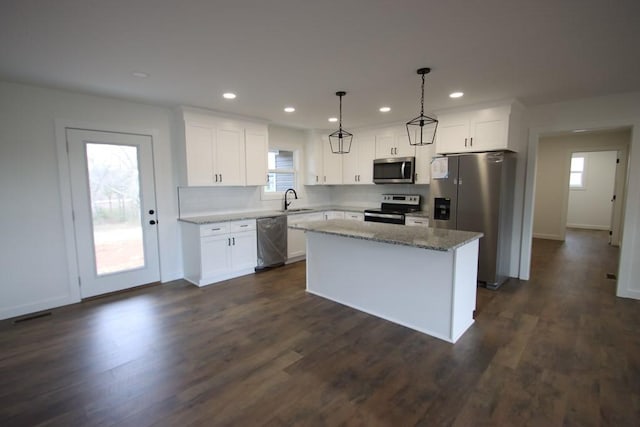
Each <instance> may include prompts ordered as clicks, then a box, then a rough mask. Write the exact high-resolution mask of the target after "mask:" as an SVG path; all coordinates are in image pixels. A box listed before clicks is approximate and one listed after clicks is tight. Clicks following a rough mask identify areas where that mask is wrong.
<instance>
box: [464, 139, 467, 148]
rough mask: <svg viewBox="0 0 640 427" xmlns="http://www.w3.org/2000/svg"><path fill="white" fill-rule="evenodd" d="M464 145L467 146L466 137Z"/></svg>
mask: <svg viewBox="0 0 640 427" xmlns="http://www.w3.org/2000/svg"><path fill="white" fill-rule="evenodd" d="M464 146H465V147H466V146H467V138H465V139H464Z"/></svg>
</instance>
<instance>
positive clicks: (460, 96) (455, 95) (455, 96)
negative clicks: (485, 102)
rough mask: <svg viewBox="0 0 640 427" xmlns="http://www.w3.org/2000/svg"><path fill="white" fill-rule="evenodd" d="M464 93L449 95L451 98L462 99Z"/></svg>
mask: <svg viewBox="0 0 640 427" xmlns="http://www.w3.org/2000/svg"><path fill="white" fill-rule="evenodd" d="M462 95H464V92H453V93H450V94H449V98H462Z"/></svg>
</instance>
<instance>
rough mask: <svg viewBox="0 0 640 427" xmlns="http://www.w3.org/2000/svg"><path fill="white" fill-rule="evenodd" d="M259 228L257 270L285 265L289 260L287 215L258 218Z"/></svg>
mask: <svg viewBox="0 0 640 427" xmlns="http://www.w3.org/2000/svg"><path fill="white" fill-rule="evenodd" d="M256 224H257V228H258V265H257V267H256V272H259V271H263V270H266V269H268V268H273V267H279V266H281V265H284V263H285V261H286V260H287V216H286V215H278V216H272V217H266V218H258V219H257V220H256Z"/></svg>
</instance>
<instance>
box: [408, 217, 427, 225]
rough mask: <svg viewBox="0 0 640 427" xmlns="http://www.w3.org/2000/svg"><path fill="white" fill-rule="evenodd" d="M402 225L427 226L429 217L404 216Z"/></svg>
mask: <svg viewBox="0 0 640 427" xmlns="http://www.w3.org/2000/svg"><path fill="white" fill-rule="evenodd" d="M404 225H408V226H413V227H428V226H429V219H428V218H418V217H411V216H408V217H405V219H404Z"/></svg>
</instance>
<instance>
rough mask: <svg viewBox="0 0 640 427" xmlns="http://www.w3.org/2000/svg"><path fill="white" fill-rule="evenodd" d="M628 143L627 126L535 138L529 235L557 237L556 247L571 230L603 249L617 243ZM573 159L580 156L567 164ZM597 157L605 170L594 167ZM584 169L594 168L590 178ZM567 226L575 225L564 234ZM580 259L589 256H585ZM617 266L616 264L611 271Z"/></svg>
mask: <svg viewBox="0 0 640 427" xmlns="http://www.w3.org/2000/svg"><path fill="white" fill-rule="evenodd" d="M630 142H631V129H630V128H618V129H608V130H598V131H583V130H581V131H571V132H562V133H556V134H553V135H547V136H542V137H540V139H539V141H538V150H537V160H536V171H535V176H536V178H535V179H536V181H535V182H536V185H535V193H534V199H535V205H534V206H535V207H534V213H533V237H534V239H545V240H557V241H559V243H560V244H561V245H563V244H564V245H565V246H566V245H569V246H570V243H571V242H569V241H568V240H567V239H568V238H569V240H571V241H575V240H576V239H575V238H574V237H575V235H576V233H575V232H574V231H577V232H578V235H582V234H585V233H586V234H588V235H589V236H591V238H595V239H600V238H601V239H602V244H603V248H606V247H608V246H619V244H620V242H621V239H622V235H623V223H624V218H623V216H624V215H623V212H624V206H625V203H626V188H625V183H626V179H627V169H628V157H629V156H628V154H629V146H630ZM600 153H606V154H600ZM575 158H581V159H582V160H580V161H575V160H574V161H573V163H574V164H573V165H572V159H575ZM599 161H602V162H608V167H607V168H604V169H606V170H607V171H605V172H603V171H602V170H600V171H598V169H602V168H600V167H599V166H597V165H596V164H597V162H599ZM590 167H591V172H595V173H594V174H591V175H592V176H589V175H588V172H589V168H590ZM603 173H605V174H608V176H606V177H605V176H603ZM579 175H582V176H581V177H579ZM589 188H592V189H594V190H596V191H595V192H594V197H596V196H597V199H598V202H597V204H598V206H597V207H596V206H595V203H596V202H595V201H594V200H596V198H593V199H589V198H588V197H584V196H586V191H588V190H587V189H589ZM572 193H573V194H572ZM572 196H573V197H572ZM596 211H597V212H596ZM596 214H597V215H596ZM596 216H597V218H598V219H595V217H596ZM568 227H575V228H570V229H569V233H570V234H571V235H570V236H568V235H567V233H568V231H567V229H568ZM581 230H582V231H581ZM609 236H610V237H609ZM538 244H540V243H539V242H538ZM603 250H604V249H603ZM581 259H582V258H581ZM584 262H589V259H588V258H587V257H585V258H584ZM533 268H536V265H535V263H532V269H533ZM617 270H618V266H617V265H616V266H615V268H613V271H612V273H617Z"/></svg>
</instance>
